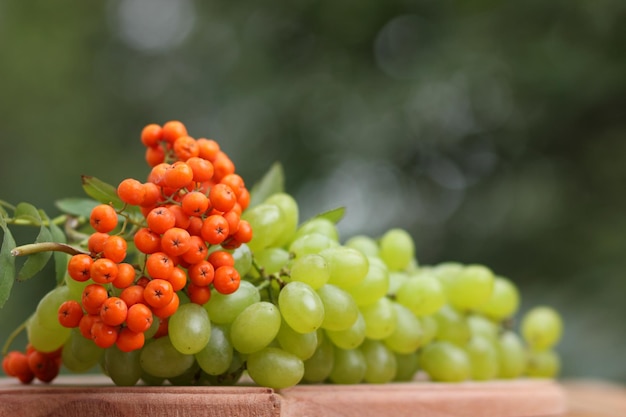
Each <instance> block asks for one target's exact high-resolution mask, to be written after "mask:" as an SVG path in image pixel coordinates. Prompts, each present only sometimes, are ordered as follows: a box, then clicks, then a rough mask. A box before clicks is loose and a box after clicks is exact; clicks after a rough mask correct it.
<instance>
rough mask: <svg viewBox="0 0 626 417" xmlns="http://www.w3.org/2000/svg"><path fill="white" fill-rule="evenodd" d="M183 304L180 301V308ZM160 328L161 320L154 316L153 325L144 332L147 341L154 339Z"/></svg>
mask: <svg viewBox="0 0 626 417" xmlns="http://www.w3.org/2000/svg"><path fill="white" fill-rule="evenodd" d="M181 293H184V292H181ZM178 297H179V298H180V297H181V296H180V295H179V296H178ZM185 297H187V295H186V294H185ZM182 304H183V303H182V302H180V301H179V306H180V305H182ZM185 304H187V303H185ZM159 326H161V320H160V319H159V318H158V317H155V316H154V315H153V316H152V324H151V325H150V327H149V328H148V330H146V331H145V332H143V336H144V337H145V339H146V340H148V339H152V338H153V337H154V335H155V334H156V332H158V331H159Z"/></svg>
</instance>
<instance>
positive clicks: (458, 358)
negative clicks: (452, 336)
mask: <svg viewBox="0 0 626 417" xmlns="http://www.w3.org/2000/svg"><path fill="white" fill-rule="evenodd" d="M419 362H420V367H421V368H422V369H423V370H424V371H425V372H426V373H427V374H428V375H429V376H430V378H431V379H432V380H433V381H441V382H461V381H465V380H467V379H469V378H470V375H471V365H470V359H469V357H468V355H467V353H466V352H465V351H464V350H463V349H462V348H461V347H459V346H456V345H454V344H452V343H450V342H444V341H440V342H433V343H431V344H429V345H428V346H425V347H424V349H423V350H422V352H421V354H420V357H419Z"/></svg>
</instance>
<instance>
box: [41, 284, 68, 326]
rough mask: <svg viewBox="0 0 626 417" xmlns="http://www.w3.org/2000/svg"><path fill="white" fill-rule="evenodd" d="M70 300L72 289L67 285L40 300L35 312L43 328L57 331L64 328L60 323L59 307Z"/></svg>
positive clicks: (57, 288) (50, 292)
mask: <svg viewBox="0 0 626 417" xmlns="http://www.w3.org/2000/svg"><path fill="white" fill-rule="evenodd" d="M69 299H70V289H69V287H67V286H66V285H61V286H59V287H55V288H54V289H52V290H51V291H49V292H48V293H47V294H46V295H44V296H43V297H42V298H41V300H39V303H38V304H37V308H36V310H35V311H36V314H37V316H38V317H39V323H40V324H41V326H42V327H44V328H45V329H48V330H57V329H59V328H60V327H63V326H61V325H60V324H59V321H58V314H59V307H61V304H63V303H64V302H65V301H67V300H69Z"/></svg>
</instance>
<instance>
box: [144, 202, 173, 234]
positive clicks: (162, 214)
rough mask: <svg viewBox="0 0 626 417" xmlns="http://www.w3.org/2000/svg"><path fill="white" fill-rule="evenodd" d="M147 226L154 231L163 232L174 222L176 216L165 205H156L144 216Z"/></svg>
mask: <svg viewBox="0 0 626 417" xmlns="http://www.w3.org/2000/svg"><path fill="white" fill-rule="evenodd" d="M146 222H147V223H148V227H149V228H150V230H152V231H153V232H155V233H159V234H161V233H165V231H166V230H168V229H171V228H172V227H174V225H175V224H176V217H174V214H173V213H172V212H171V211H170V210H169V209H168V208H167V207H157V208H154V209H152V210H151V211H150V213H148V216H147V217H146Z"/></svg>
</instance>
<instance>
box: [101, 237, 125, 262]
mask: <svg viewBox="0 0 626 417" xmlns="http://www.w3.org/2000/svg"><path fill="white" fill-rule="evenodd" d="M127 248H128V244H127V243H126V240H125V239H124V238H123V237H121V236H117V235H115V236H110V237H109V238H108V239H107V240H106V241H105V242H104V248H103V253H104V257H105V258H107V259H110V260H112V261H113V262H115V263H120V262H122V261H123V260H124V258H126V249H127Z"/></svg>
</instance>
